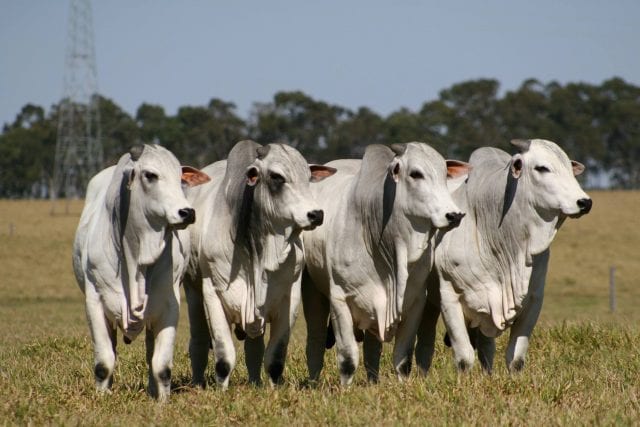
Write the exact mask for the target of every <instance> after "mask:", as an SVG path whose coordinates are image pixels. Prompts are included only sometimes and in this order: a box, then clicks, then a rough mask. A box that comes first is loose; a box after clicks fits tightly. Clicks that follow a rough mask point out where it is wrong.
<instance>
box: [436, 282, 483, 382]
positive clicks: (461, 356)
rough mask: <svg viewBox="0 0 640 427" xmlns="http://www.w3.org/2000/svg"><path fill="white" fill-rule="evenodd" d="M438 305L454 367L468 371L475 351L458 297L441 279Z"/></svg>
mask: <svg viewBox="0 0 640 427" xmlns="http://www.w3.org/2000/svg"><path fill="white" fill-rule="evenodd" d="M440 304H441V311H442V319H443V320H444V324H445V326H446V328H447V332H448V333H449V338H450V340H451V348H453V355H454V359H455V363H456V366H457V367H458V370H460V371H466V370H469V369H471V367H472V366H473V362H474V360H475V351H474V350H473V346H472V345H471V341H470V340H469V333H468V332H467V325H466V322H465V319H464V313H463V312H462V306H461V305H460V296H459V295H458V294H457V293H456V292H455V290H454V289H453V286H452V284H451V282H448V281H446V280H443V279H442V277H441V278H440Z"/></svg>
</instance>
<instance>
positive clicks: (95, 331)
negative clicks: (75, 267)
mask: <svg viewBox="0 0 640 427" xmlns="http://www.w3.org/2000/svg"><path fill="white" fill-rule="evenodd" d="M85 283H86V288H85V292H86V293H85V309H86V314H87V320H88V323H89V330H90V332H91V340H92V341H93V354H94V368H93V372H94V376H95V380H96V390H98V392H109V391H110V389H111V385H112V384H113V369H114V368H115V365H116V353H115V347H116V330H115V328H114V327H113V326H112V325H110V324H109V322H108V321H107V318H106V317H105V313H104V309H103V307H102V302H101V301H100V295H98V293H97V292H96V290H95V288H94V287H93V284H91V283H89V282H87V281H86V279H85Z"/></svg>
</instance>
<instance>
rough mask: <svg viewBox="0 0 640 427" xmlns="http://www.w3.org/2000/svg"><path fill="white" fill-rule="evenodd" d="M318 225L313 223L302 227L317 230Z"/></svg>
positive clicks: (307, 229)
mask: <svg viewBox="0 0 640 427" xmlns="http://www.w3.org/2000/svg"><path fill="white" fill-rule="evenodd" d="M316 227H317V225H314V224H311V225H307V226H306V227H302V229H303V230H305V231H310V230H315V229H316Z"/></svg>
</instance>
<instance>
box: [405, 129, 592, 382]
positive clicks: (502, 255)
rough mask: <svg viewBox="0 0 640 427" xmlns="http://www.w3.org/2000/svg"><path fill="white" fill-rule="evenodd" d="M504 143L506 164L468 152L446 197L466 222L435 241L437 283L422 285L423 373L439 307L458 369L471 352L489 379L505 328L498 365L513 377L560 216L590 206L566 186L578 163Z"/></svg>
mask: <svg viewBox="0 0 640 427" xmlns="http://www.w3.org/2000/svg"><path fill="white" fill-rule="evenodd" d="M512 144H513V145H515V146H516V147H517V148H518V149H519V152H518V153H517V154H515V155H513V156H510V155H509V154H507V153H505V152H504V151H502V150H498V149H496V148H480V149H478V150H476V151H475V152H473V154H472V155H471V158H470V160H469V162H470V164H471V166H472V167H473V169H472V171H471V173H470V174H469V176H468V179H467V180H466V181H465V182H464V183H462V184H461V185H460V187H459V188H457V189H456V190H455V191H454V192H453V199H454V201H455V202H456V203H457V204H458V205H459V206H460V207H461V208H462V209H464V210H465V211H466V212H467V213H468V215H467V216H466V218H465V219H464V220H463V221H462V224H461V225H460V226H459V227H458V228H457V229H455V230H452V231H451V232H449V233H446V234H444V235H442V236H436V239H438V240H439V245H438V246H437V248H436V263H435V269H434V270H437V277H434V275H433V274H432V276H431V277H430V279H429V285H428V300H429V301H428V304H427V306H426V307H425V310H424V316H423V319H422V324H421V327H420V331H419V333H418V345H417V349H416V361H417V364H418V366H419V367H420V368H421V370H422V371H423V372H426V371H427V370H428V369H429V366H430V363H431V358H432V356H433V346H434V340H435V328H436V322H437V320H438V316H439V313H440V309H441V311H442V316H443V320H444V323H445V326H446V328H447V333H448V338H449V340H450V344H451V346H452V347H453V352H454V358H455V362H456V364H457V366H458V368H459V369H460V370H465V369H469V368H470V367H471V366H472V364H473V362H474V356H475V354H474V349H473V345H472V344H476V345H477V346H478V355H479V358H480V362H481V364H482V366H483V367H484V368H485V369H486V370H487V371H488V372H490V371H491V369H492V365H493V357H494V354H495V339H494V337H496V336H497V335H499V334H501V333H502V332H503V331H505V330H506V329H507V328H511V335H510V339H509V344H508V347H507V352H506V362H507V366H508V368H509V369H510V370H511V371H518V370H520V369H522V368H523V366H524V361H525V355H526V351H527V348H528V345H529V337H530V335H531V332H532V331H533V328H534V326H535V323H536V321H537V319H538V315H539V314H540V309H541V307H542V298H543V291H544V282H545V276H546V272H547V264H548V262H549V246H550V244H551V241H552V240H553V238H554V236H555V234H556V232H557V231H558V229H559V228H560V226H561V225H562V223H563V222H564V220H565V219H566V218H567V217H572V218H577V217H579V216H581V215H583V214H586V213H588V212H589V210H590V209H591V205H592V202H591V199H590V198H589V196H587V194H585V192H584V191H583V190H582V189H581V188H580V185H579V184H578V181H577V180H576V179H575V175H579V174H580V173H582V172H583V170H584V166H583V165H582V164H580V163H578V162H575V161H572V160H569V158H568V157H567V155H566V154H565V153H564V151H563V150H562V149H561V148H560V147H558V146H557V145H556V144H555V143H553V142H551V141H546V140H541V139H534V140H527V141H523V140H514V141H512ZM467 328H469V332H470V334H468V332H467ZM470 335H471V337H470ZM470 338H471V339H472V340H473V341H474V343H472V340H470Z"/></svg>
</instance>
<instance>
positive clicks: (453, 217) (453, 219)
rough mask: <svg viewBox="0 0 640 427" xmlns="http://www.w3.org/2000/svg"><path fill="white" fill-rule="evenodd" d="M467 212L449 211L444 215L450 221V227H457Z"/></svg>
mask: <svg viewBox="0 0 640 427" xmlns="http://www.w3.org/2000/svg"><path fill="white" fill-rule="evenodd" d="M465 215H466V214H464V213H462V212H449V213H447V214H446V215H445V216H444V217H445V218H447V221H449V227H450V228H455V227H457V226H459V225H460V221H462V218H464V216H465Z"/></svg>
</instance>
